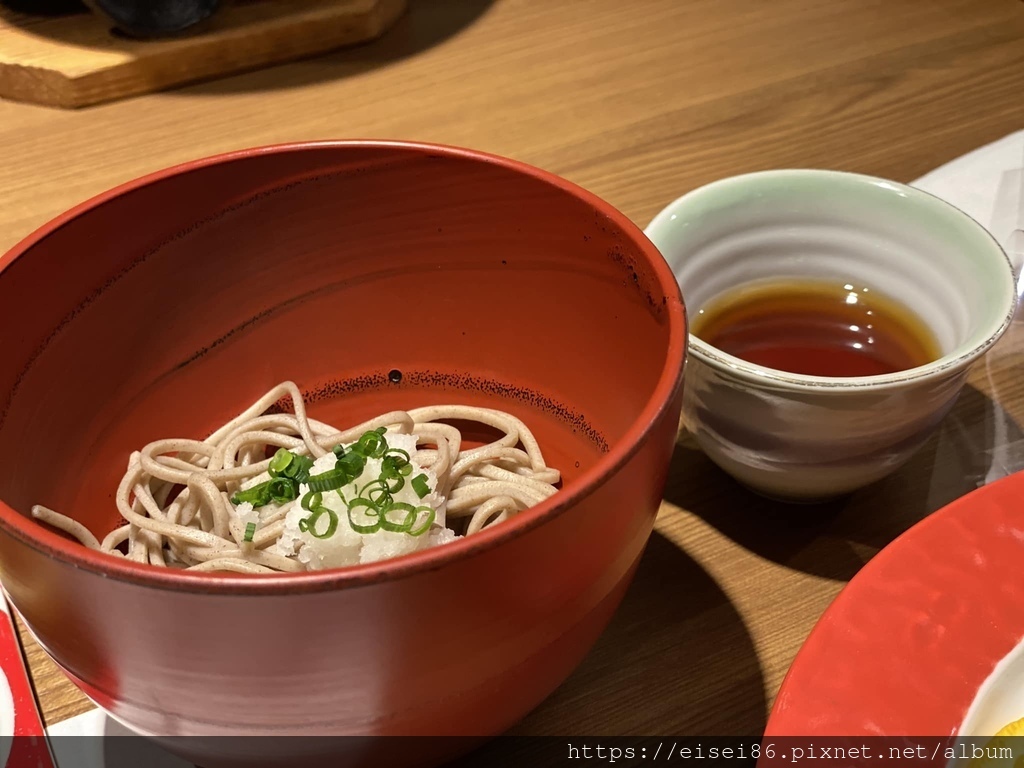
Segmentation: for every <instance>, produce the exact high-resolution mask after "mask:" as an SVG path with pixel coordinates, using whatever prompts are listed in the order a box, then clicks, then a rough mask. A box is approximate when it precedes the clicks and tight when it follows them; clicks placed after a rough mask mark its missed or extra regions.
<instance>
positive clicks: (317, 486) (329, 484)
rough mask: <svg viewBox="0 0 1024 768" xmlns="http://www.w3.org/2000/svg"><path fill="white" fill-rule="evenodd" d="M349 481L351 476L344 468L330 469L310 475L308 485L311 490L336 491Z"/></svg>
mask: <svg viewBox="0 0 1024 768" xmlns="http://www.w3.org/2000/svg"><path fill="white" fill-rule="evenodd" d="M351 481H352V478H351V477H350V476H349V474H348V472H346V471H345V470H344V469H330V470H328V471H326V472H324V473H322V474H319V475H313V476H312V477H310V478H309V482H308V485H309V490H311V491H319V492H326V491H336V490H338V489H339V488H341V487H342V486H343V485H347V484H348V483H350V482H351Z"/></svg>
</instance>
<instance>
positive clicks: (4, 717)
mask: <svg viewBox="0 0 1024 768" xmlns="http://www.w3.org/2000/svg"><path fill="white" fill-rule="evenodd" d="M11 736H14V737H16V738H14V739H11V738H0V766H5V767H6V768H21V766H35V767H36V768H53V762H52V759H51V757H50V751H49V747H48V745H47V741H46V736H45V733H44V730H43V720H42V717H41V716H40V714H39V709H38V707H37V706H36V699H35V695H34V694H33V692H32V683H31V682H30V681H29V677H28V671H27V670H26V668H25V659H24V656H23V655H22V652H21V642H20V640H19V639H18V631H17V629H16V628H15V625H14V619H13V618H12V616H11V614H10V608H9V607H8V603H7V598H6V596H5V595H3V594H0V737H11Z"/></svg>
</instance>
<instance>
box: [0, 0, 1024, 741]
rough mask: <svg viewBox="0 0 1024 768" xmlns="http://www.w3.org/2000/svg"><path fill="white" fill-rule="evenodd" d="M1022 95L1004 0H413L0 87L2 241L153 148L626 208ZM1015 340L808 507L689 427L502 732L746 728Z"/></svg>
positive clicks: (935, 501)
mask: <svg viewBox="0 0 1024 768" xmlns="http://www.w3.org/2000/svg"><path fill="white" fill-rule="evenodd" d="M1022 94H1024V4H1022V3H1021V2H1018V1H1017V0H901V1H900V2H892V0H830V2H819V3H814V2H808V1H807V0H775V1H774V2H764V1H763V0H630V2H623V1H622V0H572V2H568V1H566V2H561V1H558V2H555V1H553V0H494V1H493V2H489V1H488V0H412V2H411V5H410V9H409V12H408V14H407V15H406V16H405V17H404V18H403V19H402V20H401V21H400V22H399V23H398V24H397V25H396V27H395V28H394V29H393V30H391V31H390V32H389V33H387V34H386V35H385V36H384V37H382V38H381V39H380V40H378V41H375V42H374V43H372V44H369V45H367V46H364V47H360V48H357V49H352V50H348V51H345V52H342V53H338V54H333V55H330V56H327V57H324V58H320V59H316V60H310V61H305V62H301V63H296V64H291V65H287V66H282V67H279V68H275V69H270V70H264V71H260V72H257V73H253V74H248V75H243V76H238V77H234V78H230V79H226V80H221V81H217V82H213V83H210V84H207V85H200V86H196V87H191V88H187V89H184V90H180V91H176V92H170V93H166V94H162V95H153V96H145V97H142V98H138V99H135V100H129V101H124V102H119V103H115V104H111V105H107V106H101V107H95V108H90V109H87V110H82V111H77V112H61V111H56V110H50V109H45V108H40V107H31V106H24V105H18V104H12V103H0V153H2V159H3V162H2V163H0V224H2V226H0V249H3V248H5V247H7V246H10V245H13V244H14V243H15V242H16V241H17V240H18V239H19V238H21V237H22V236H24V235H26V234H28V233H29V232H30V231H31V230H32V229H33V228H34V227H36V226H38V225H40V224H42V223H43V222H45V221H46V220H47V219H49V218H51V217H52V216H54V215H56V214H58V213H60V212H61V211H63V210H65V209H67V208H68V207H69V206H72V205H74V204H75V203H78V202H79V201H81V200H83V199H85V198H87V197H89V196H91V195H94V194H96V193H99V192H101V191H103V190H105V189H107V188H109V187H111V186H113V185H115V184H118V183H120V182H123V181H126V180H129V179H131V178H133V177H136V176H139V175H140V174H143V173H146V172H149V171H153V170H156V169H158V168H161V167H164V166H168V165H171V164H174V163H178V162H181V161H184V160H188V159H191V158H194V157H197V156H202V155H209V154H212V153H216V152H223V151H225V150H231V149H236V148H241V147H246V146H251V145H259V144H268V143H273V142H283V141H290V140H297V139H324V138H341V137H350V138H351V137H360V138H368V137H373V138H405V139H422V140H430V141H439V142H444V143H448V144H456V145H464V146H470V147H474V148H479V149H483V150H488V151H491V152H496V153H499V154H504V155H508V156H511V157H514V158H517V159H520V160H524V161H526V162H529V163H533V164H535V165H539V166H541V167H544V168H547V169H549V170H551V171H554V172H556V173H559V174H561V175H563V176H565V177H567V178H569V179H571V180H572V181H575V182H577V183H579V184H582V185H583V186H585V187H587V188H589V189H591V190H592V191H594V192H595V193H597V194H598V195H600V196H602V197H604V198H605V199H607V200H609V201H610V202H611V203H613V204H614V205H616V206H618V207H619V208H620V209H621V210H623V211H624V212H625V213H626V214H628V215H629V216H630V217H632V219H633V220H634V221H636V222H637V223H638V224H640V225H641V226H643V225H646V223H647V222H648V221H649V220H650V218H651V217H652V216H653V214H654V213H656V212H657V211H658V210H659V209H660V208H661V207H662V206H663V205H665V204H666V203H667V202H669V201H670V200H672V199H674V198H675V197H676V196H678V195H680V194H682V193H683V192H685V191H687V190H690V189H692V188H694V187H696V186H698V185H700V184H703V183H706V182H709V181H711V180H714V179H717V178H721V177H723V176H728V175H732V174H736V173H740V172H745V171H752V170H758V169H765V168H777V167H793V166H798V167H821V168H836V169H845V170H852V171H860V172H866V173H871V174H877V175H881V176H886V177H890V178H893V179H896V180H900V181H906V180H911V179H914V178H916V177H918V176H920V175H921V174H923V173H924V172H926V171H928V170H930V169H932V168H934V167H935V166H937V165H940V164H942V163H944V162H946V161H948V160H950V159H952V158H954V157H956V156H958V155H960V154H963V153H964V152H967V151H969V150H971V149H973V148H975V147H977V146H980V145H982V144H984V143H986V142H989V141H992V140H995V139H997V138H1000V137H1002V136H1004V135H1005V134H1007V133H1010V132H1012V131H1014V130H1019V129H1021V128H1024V98H1022ZM83 255H84V256H88V254H83ZM1021 359H1022V358H1021V355H1020V354H1016V353H1015V354H1009V355H1004V356H1003V357H1001V358H998V359H994V360H993V361H990V363H989V364H988V365H987V366H985V367H983V368H979V369H977V370H976V371H975V373H974V374H973V377H972V386H971V387H969V388H968V390H967V391H966V392H965V393H964V395H963V396H962V397H961V399H960V401H959V403H958V405H957V407H956V409H955V410H954V412H953V413H952V414H951V415H950V416H949V417H948V418H947V420H946V421H945V423H944V425H943V427H942V429H941V430H940V432H939V433H938V434H937V435H936V436H935V438H934V439H933V440H932V441H931V443H929V445H928V446H926V448H925V449H924V450H923V451H922V452H921V453H920V454H919V455H918V456H917V457H916V458H915V459H914V460H913V461H912V462H911V464H910V465H909V466H907V467H906V468H904V469H903V470H902V471H900V472H899V473H898V474H897V475H894V476H893V477H891V478H890V479H888V480H886V481H884V482H882V483H880V484H879V485H877V486H876V487H873V488H871V489H868V490H866V491H863V492H861V493H858V494H856V495H854V496H853V497H851V498H849V499H847V500H844V501H841V502H836V503H833V504H831V505H827V506H824V507H799V508H789V507H785V506H782V505H778V504H774V503H771V502H767V501H764V500H761V499H759V498H757V497H755V496H752V495H751V494H749V493H747V492H745V491H743V490H741V489H739V488H738V487H737V486H736V485H735V484H733V483H732V482H731V481H729V480H728V479H727V478H726V477H725V476H724V475H723V474H722V473H721V472H719V471H718V470H717V469H715V468H714V467H713V466H712V465H711V464H710V463H709V461H708V460H706V459H705V458H703V457H702V456H701V454H699V453H698V452H697V451H696V450H695V448H694V447H693V445H692V444H691V443H690V442H689V441H688V439H687V438H685V437H682V438H681V439H680V443H679V446H678V450H677V451H676V454H675V457H674V459H673V465H672V473H671V479H670V481H669V484H668V487H667V489H666V491H665V504H664V506H663V508H662V511H661V514H660V517H659V520H658V524H657V532H656V533H655V535H654V537H653V538H652V540H651V543H650V545H649V548H648V551H647V553H646V555H645V557H644V560H643V562H642V564H641V567H640V571H639V574H638V576H637V580H636V582H635V585H634V587H633V588H632V590H631V592H630V594H629V596H628V597H627V599H626V601H625V602H624V604H623V606H622V609H621V610H620V612H619V613H618V615H617V617H616V619H615V620H614V622H613V624H612V626H611V628H610V629H609V630H608V632H607V633H606V634H605V636H604V637H603V638H602V639H601V641H600V642H599V644H598V646H597V647H596V648H595V650H594V651H593V652H592V653H591V654H590V656H589V657H588V658H587V660H586V661H585V662H584V664H583V665H582V667H581V668H580V669H579V670H578V671H577V673H576V674H575V675H574V676H573V677H572V678H571V679H570V680H569V682H567V683H566V684H565V685H564V686H563V687H562V688H561V689H560V690H559V691H558V692H556V693H555V694H554V695H553V696H552V697H551V698H550V699H549V700H548V701H547V702H546V703H545V704H544V705H542V707H541V708H540V709H539V710H537V711H536V712H534V713H533V714H531V715H529V716H528V717H527V718H526V719H525V720H524V721H523V722H522V723H521V724H520V725H519V726H518V727H517V731H518V732H520V733H551V734H566V733H586V734H594V735H598V734H637V733H647V734H683V733H685V734H756V733H758V732H759V731H760V730H761V729H762V728H763V726H764V723H765V718H766V715H767V712H768V710H769V708H770V706H771V703H772V700H773V698H774V696H775V694H776V692H777V691H778V688H779V685H780V683H781V681H782V678H783V675H784V674H785V672H786V670H787V668H788V667H789V665H790V663H791V662H792V661H793V658H794V655H795V654H796V652H797V650H798V649H799V647H800V644H801V643H802V641H803V640H804V638H805V637H806V636H807V634H808V632H809V631H810V630H811V628H812V626H813V624H814V622H815V621H816V619H817V618H818V617H819V616H820V614H821V612H822V611H823V610H824V609H825V607H826V606H827V605H828V603H829V602H830V601H831V599H832V598H833V597H834V596H835V595H836V593H837V592H838V591H839V589H840V588H841V587H842V586H843V584H844V583H845V582H846V581H847V580H849V579H850V577H851V576H852V575H853V574H854V573H856V571H857V570H858V569H859V568H860V567H861V566H862V565H863V564H864V563H865V562H866V561H867V560H868V559H869V558H870V557H872V556H873V555H874V554H875V553H876V552H878V550H879V549H880V548H881V547H883V546H885V544H886V543H888V542H889V541H891V540H892V539H893V538H894V537H895V536H896V535H898V534H899V533H900V532H902V531H903V530H905V529H906V528H908V527H909V526H910V525H912V524H913V523H914V522H916V521H918V520H919V519H921V518H922V517H924V516H925V515H926V514H928V513H929V512H931V511H933V510H935V509H937V508H938V507H940V506H942V505H943V504H945V503H946V502H948V501H950V500H951V499H953V498H955V497H956V496H958V495H961V494H963V493H965V492H966V491H969V490H971V489H973V488H974V487H976V486H977V485H978V483H979V482H980V473H981V472H982V471H983V470H984V468H985V467H987V464H986V463H985V461H984V456H985V451H986V450H987V448H988V447H990V445H991V441H992V440H993V439H994V438H993V435H995V434H997V433H998V434H1000V435H1003V437H1001V438H999V439H1009V440H1019V439H1020V438H1021V437H1022V436H1024V432H1022V430H1021V427H1020V426H1019V424H1020V423H1021V419H1022V418H1024V379H1022V378H1021V377H1020V376H1018V375H1015V374H1014V368H1015V366H1017V365H1018V364H1019V362H1020V361H1021ZM1006 436H1009V437H1006ZM29 656H30V662H31V666H32V670H33V674H34V676H35V681H36V684H37V686H38V689H39V692H40V697H41V699H42V704H43V709H44V713H45V717H46V719H47V721H48V722H50V723H53V722H57V721H60V720H62V719H64V718H66V717H68V716H70V715H72V714H75V713H76V712H79V711H82V710H84V709H87V708H89V706H90V705H89V704H88V703H87V702H86V701H85V700H84V699H83V697H82V696H81V695H80V694H78V693H77V691H76V690H75V689H74V688H72V687H71V685H70V684H69V683H68V682H67V681H66V680H65V679H64V678H63V677H62V676H61V674H60V673H59V672H58V671H57V670H56V669H55V668H54V667H53V666H52V664H51V663H50V662H49V661H48V660H47V659H46V658H45V657H44V655H43V654H42V652H41V651H39V650H38V649H35V648H33V649H32V650H30V652H29Z"/></svg>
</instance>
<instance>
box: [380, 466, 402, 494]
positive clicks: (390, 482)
mask: <svg viewBox="0 0 1024 768" xmlns="http://www.w3.org/2000/svg"><path fill="white" fill-rule="evenodd" d="M380 482H381V483H383V484H384V487H385V488H387V491H388V493H398V492H399V491H400V490H402V488H403V486H405V478H404V477H402V476H401V475H400V474H398V471H397V470H395V472H394V474H390V473H386V472H382V473H381V475H380Z"/></svg>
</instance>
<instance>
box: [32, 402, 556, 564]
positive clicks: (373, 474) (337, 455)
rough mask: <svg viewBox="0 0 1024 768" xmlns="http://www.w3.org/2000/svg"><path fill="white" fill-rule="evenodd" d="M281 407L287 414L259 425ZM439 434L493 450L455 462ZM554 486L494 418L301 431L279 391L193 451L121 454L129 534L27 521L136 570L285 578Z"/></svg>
mask: <svg viewBox="0 0 1024 768" xmlns="http://www.w3.org/2000/svg"><path fill="white" fill-rule="evenodd" d="M282 398H289V399H290V400H291V402H292V407H293V411H294V413H268V411H269V410H271V409H272V408H273V406H274V405H275V404H276V403H278V401H280V400H281V399H282ZM444 420H459V421H473V422H478V423H481V424H484V425H487V426H489V427H493V428H496V429H498V430H499V431H500V432H502V433H503V436H502V437H500V438H499V439H498V440H496V441H494V442H493V443H490V444H488V445H484V446H481V447H479V448H472V449H465V450H464V449H463V447H462V435H461V433H460V432H459V430H458V429H456V428H455V427H453V426H451V425H449V424H446V423H443V421H444ZM520 446H521V447H520ZM268 457H269V458H268ZM560 480H561V476H560V474H559V472H558V470H556V469H552V468H551V467H548V466H547V464H545V463H544V456H543V455H542V454H541V450H540V447H539V446H538V445H537V441H536V439H535V438H534V436H533V433H531V432H530V430H529V429H528V428H527V427H526V425H525V424H524V423H523V422H522V421H520V420H519V419H517V418H516V417H514V416H512V415H510V414H507V413H504V412H502V411H497V410H492V409H489V408H476V407H470V406H463V405H440V406H428V407H426V408H417V409H415V410H412V411H408V412H406V411H393V412H392V413H386V414H383V415H382V416H378V417H377V418H375V419H371V420H370V421H368V422H365V423H364V424H360V425H358V426H356V427H352V428H351V429H347V430H344V431H342V430H338V429H336V428H335V427H332V426H330V425H328V424H323V423H321V422H319V421H315V420H313V419H310V418H309V417H307V416H306V408H305V404H304V403H303V399H302V394H301V393H300V392H299V389H298V387H297V386H296V385H295V384H293V383H291V382H286V383H284V384H281V385H279V386H277V387H275V388H274V389H272V390H270V391H269V392H268V393H267V394H266V395H264V396H263V397H262V398H260V399H259V400H258V401H257V402H256V403H254V404H253V405H252V407H250V408H249V409H248V410H246V411H245V412H244V413H242V414H241V415H239V416H238V417H237V418H235V419H232V420H231V421H230V422H228V423H227V424H225V425H224V426H222V427H221V428H220V429H218V430H217V431H216V432H214V433H213V434H212V435H210V436H209V437H208V438H206V439H205V440H188V439H169V440H157V441H156V442H153V443H150V444H149V445H147V446H146V447H145V448H143V449H142V450H141V451H138V452H135V453H133V454H132V455H131V458H130V459H129V461H128V470H127V472H126V473H125V475H124V478H123V479H122V480H121V484H120V486H119V487H118V489H117V507H118V509H119V510H120V512H121V515H122V516H123V517H124V519H125V520H126V521H127V524H125V525H122V526H121V527H119V528H117V529H115V530H113V531H111V532H110V533H109V534H107V535H106V537H104V539H103V540H102V541H99V540H97V538H96V537H95V536H94V535H93V534H92V533H91V532H90V531H89V530H88V529H86V528H85V526H83V525H82V524H81V523H78V522H76V521H75V520H72V519H71V518H69V517H66V516H64V515H61V514H59V513H57V512H55V511H53V510H52V509H48V508H46V507H43V506H38V505H37V506H35V507H33V508H32V515H33V517H35V518H37V519H38V520H41V521H43V522H45V523H48V524H50V525H52V526H54V527H55V528H59V529H60V530H62V531H64V532H66V533H68V534H70V535H71V536H74V537H75V538H76V539H78V541H80V542H81V543H82V544H84V545H85V546H87V547H89V548H91V549H95V550H98V551H100V552H105V553H106V554H109V555H114V556H117V557H128V558H129V559H131V560H134V561H136V562H140V563H149V564H151V565H156V566H165V567H169V568H183V569H185V570H191V571H234V572H238V573H293V572H299V571H315V570H321V569H324V568H338V567H342V566H347V565H356V564H358V563H370V562H375V561H378V560H385V559H388V558H391V557H397V556H399V555H404V554H408V553H410V552H415V551H417V550H420V549H425V548H427V547H432V546H437V545H440V544H445V543H448V542H450V541H453V540H454V539H456V538H458V537H459V536H460V535H465V536H471V535H473V534H474V533H476V532H478V531H480V530H481V529H483V528H485V527H488V526H491V525H496V524H498V523H501V522H503V521H505V520H508V519H509V518H510V517H512V516H513V515H516V514H518V513H519V512H521V511H522V510H524V509H527V508H529V507H531V506H534V505H536V504H539V503H540V502H541V501H543V500H544V499H546V498H548V497H549V496H551V495H552V494H553V493H555V492H556V491H557V490H558V489H557V488H556V487H555V486H556V484H557V483H558V482H559V481H560ZM125 544H127V550H126V551H127V555H125V554H124V553H123V552H122V551H121V550H120V549H119V547H124V546H125Z"/></svg>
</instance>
